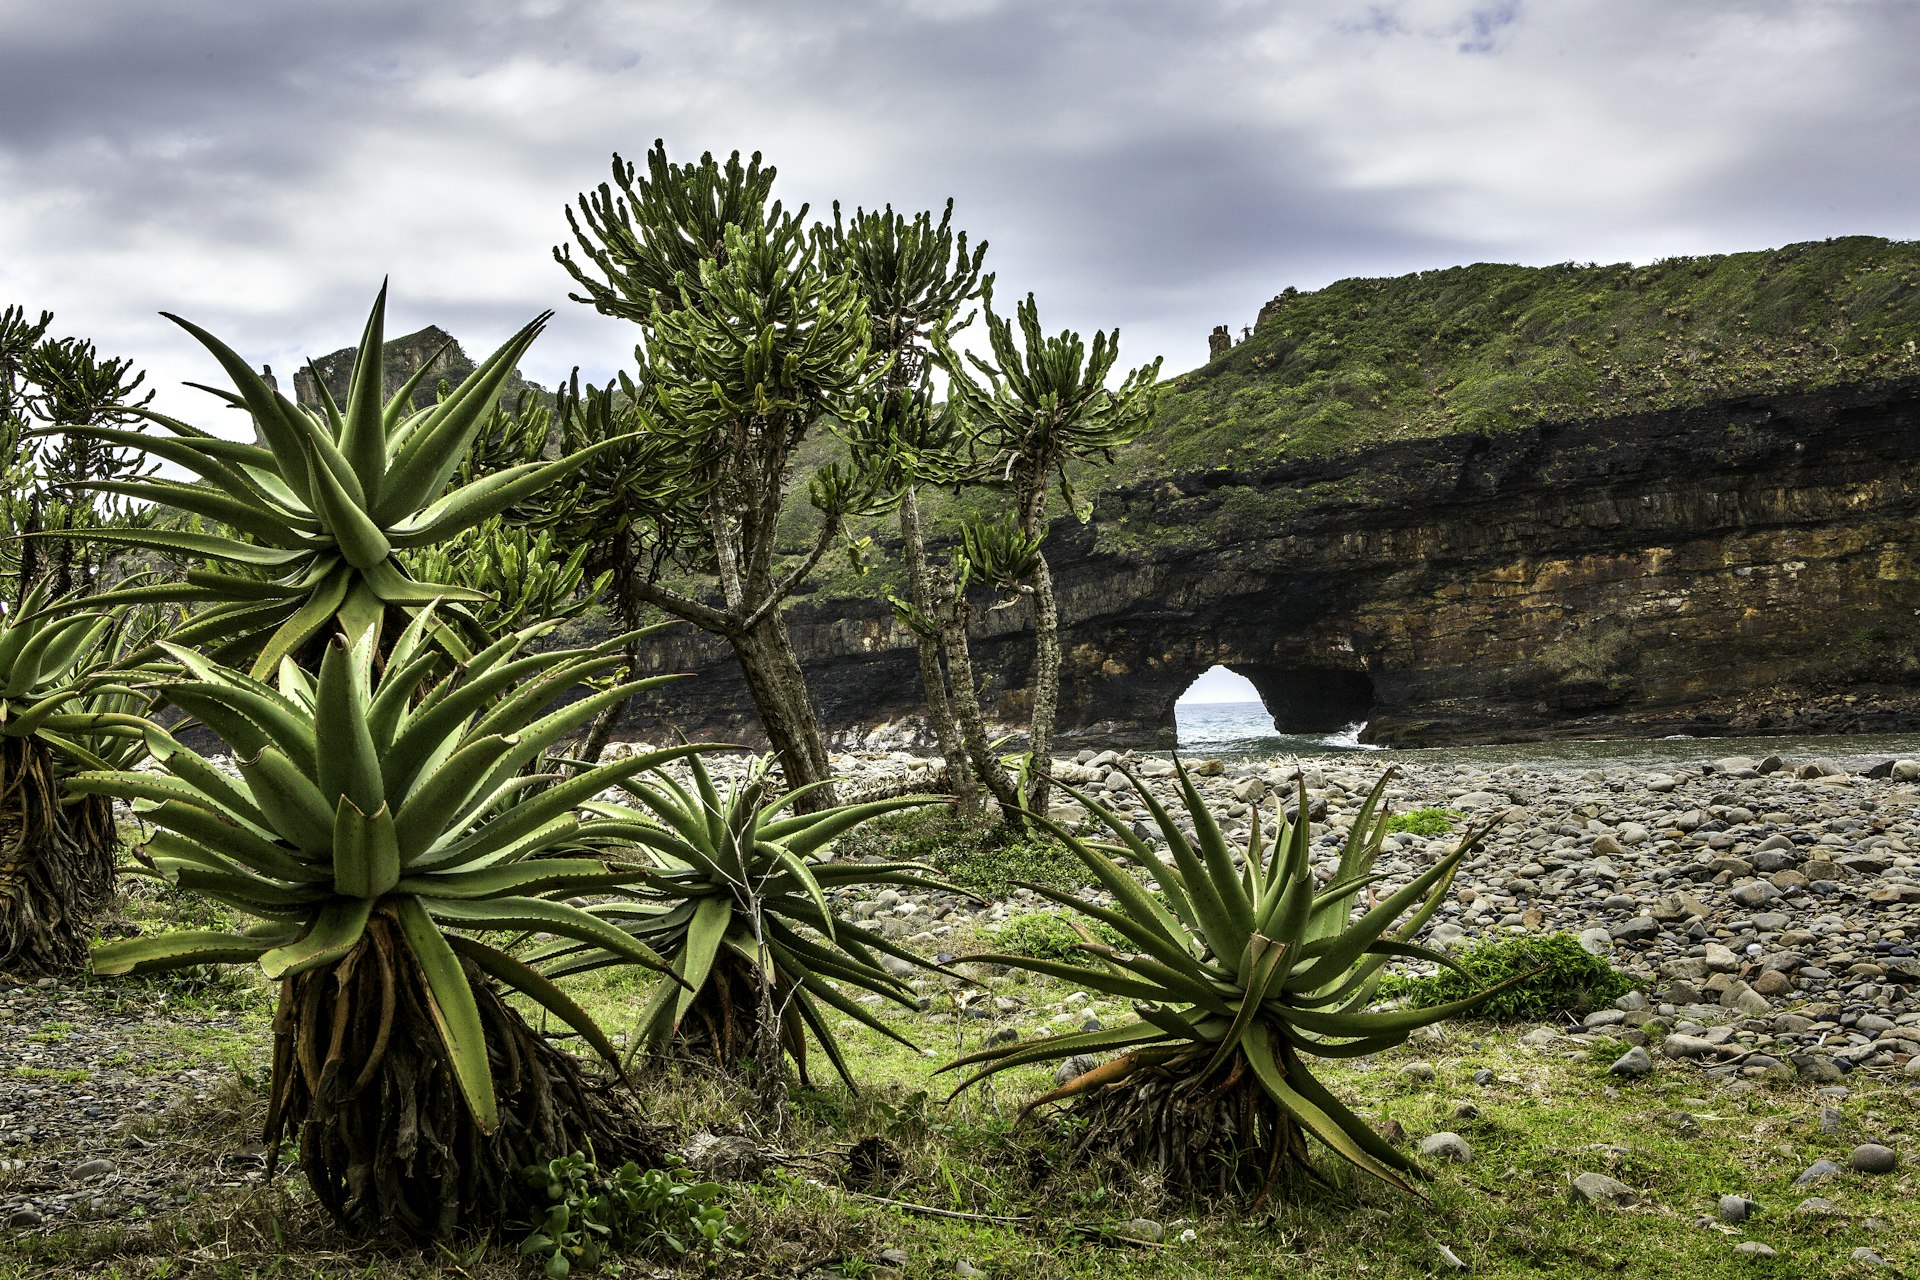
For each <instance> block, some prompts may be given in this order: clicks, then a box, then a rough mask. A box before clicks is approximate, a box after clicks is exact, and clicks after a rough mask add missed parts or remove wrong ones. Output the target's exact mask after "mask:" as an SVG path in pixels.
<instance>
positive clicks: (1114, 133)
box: [0, 0, 1920, 429]
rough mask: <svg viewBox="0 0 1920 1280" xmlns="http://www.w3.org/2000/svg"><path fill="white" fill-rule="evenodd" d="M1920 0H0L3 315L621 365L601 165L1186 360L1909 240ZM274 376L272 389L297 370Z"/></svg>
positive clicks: (177, 379) (109, 346) (175, 338)
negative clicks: (1246, 331)
mask: <svg viewBox="0 0 1920 1280" xmlns="http://www.w3.org/2000/svg"><path fill="white" fill-rule="evenodd" d="M1915 49H1920V4H1916V3H1914V2H1913V0H1551V2H1549V0H1534V2H1532V3H1526V2H1523V0H1505V2H1502V3H1474V2H1473V0H1383V2H1382V3H1376V4H1361V3H1353V4H1349V3H1339V2H1337V0H1333V2H1329V0H1264V2H1262V0H1180V3H1177V4H1175V3H1169V2H1167V0H669V2H657V0H604V2H593V0H582V2H580V3H568V2H565V0H459V2H457V3H456V2H455V0H329V2H328V3H325V4H315V3H312V2H311V0H300V2H299V3H280V2H279V0H75V2H72V3H65V4H58V5H54V4H44V3H34V2H32V0H0V303H6V302H17V303H19V304H21V305H23V306H25V307H27V308H28V309H29V310H31V311H38V310H41V309H49V310H52V311H53V312H55V329H56V331H57V332H61V333H69V334H77V335H80V336H85V337H89V338H92V339H94V340H95V341H97V342H98V343H99V344H100V346H101V348H102V349H103V351H105V352H107V353H109V354H116V355H123V356H128V357H131V358H132V359H134V360H135V361H136V362H137V363H138V364H139V365H141V366H142V367H144V368H146V369H148V370H149V371H150V374H151V378H152V382H153V384H154V385H156V386H157V387H159V388H160V390H161V397H162V398H161V401H160V405H161V407H163V408H166V409H168V410H169V411H171V412H175V413H178V414H180V415H182V416H185V417H187V418H188V419H189V420H192V421H197V422H200V423H201V424H202V425H207V426H213V427H216V428H217V429H229V428H226V427H224V426H223V425H222V424H221V423H220V422H219V421H217V420H216V419H217V418H218V416H219V413H220V411H219V410H218V409H217V408H216V407H215V406H214V402H213V401H212V400H210V399H209V398H207V397H205V396H204V395H201V394H199V393H193V392H186V391H182V390H181V389H180V388H179V384H180V383H181V382H182V381H183V380H188V379H191V380H197V381H217V380H218V371H217V369H216V368H215V367H214V366H213V365H212V363H211V361H210V360H209V359H208V358H207V357H205V356H204V355H203V354H201V353H200V351H199V349H198V348H197V347H196V346H195V345H194V344H193V342H192V341H191V340H190V339H189V338H188V337H187V335H186V334H184V333H183V332H181V331H180V330H178V329H175V328H173V327H172V326H171V325H169V324H168V323H167V322H166V321H164V320H163V319H162V318H161V317H160V316H159V314H158V313H159V312H161V311H163V310H165V311H172V312H177V313H179V314H181V315H183V316H185V317H186V318H188V319H190V320H192V321H194V322H196V323H198V324H200V325H203V326H205V327H206V328H208V329H210V330H211V331H213V332H214V333H216V334H218V335H220V336H221V337H222V338H224V339H225V340H227V341H228V342H230V343H231V344H232V345H233V346H235V347H236V348H237V349H238V350H239V351H240V352H241V353H242V354H244V355H245V356H247V358H248V359H250V360H252V361H254V362H255V363H269V364H271V365H272V366H273V367H274V369H275V370H276V372H278V373H280V374H281V375H282V377H283V378H284V377H285V375H286V374H287V373H289V372H290V371H291V370H292V369H293V368H294V367H295V366H296V365H297V364H298V363H299V362H300V361H302V360H303V359H305V358H307V357H311V356H319V355H324V354H326V353H328V352H330V351H333V350H335V349H337V348H339V347H341V346H345V345H348V344H349V343H351V342H352V341H353V340H354V339H355V337H356V336H357V334H358V330H359V327H360V324H361V323H362V321H363V319H364V317H365V314H366V310H367V307H368V305H369V304H370V302H371V300H372V298H373V295H374V293H375V291H376V289H377V288H378V286H379V283H380V281H381V279H382V278H383V277H386V276H390V277H391V278H392V287H393V302H392V317H391V324H390V332H392V333H403V332H407V331H410V330H412V329H415V328H419V327H422V326H424V325H427V324H438V325H440V326H442V327H443V328H446V329H448V330H449V331H451V332H452V333H454V334H455V335H456V336H457V337H459V338H460V339H461V341H462V342H463V344H464V345H465V347H466V348H467V350H468V352H469V353H470V354H473V355H475V356H479V355H481V354H483V353H485V352H486V351H488V350H490V349H491V348H492V347H493V346H494V345H496V344H498V343H499V342H501V341H503V340H504V339H505V338H506V337H507V336H508V334H510V333H511V332H512V331H513V330H514V329H515V328H517V327H518V326H519V325H520V324H522V323H524V322H525V321H526V320H527V319H529V318H530V317H532V316H533V315H535V314H537V313H538V312H541V311H543V310H547V309H552V310H554V311H556V312H557V315H556V318H555V320H554V322H553V324H552V325H551V327H550V329H549V331H548V332H547V334H546V335H545V336H544V337H543V338H542V339H541V340H540V341H539V343H537V344H536V346H535V347H534V349H533V351H532V352H531V353H530V357H529V359H528V360H527V362H526V363H525V364H524V366H523V369H524V371H525V372H526V374H527V375H528V376H529V377H532V378H533V379H535V380H536V381H539V382H542V383H545V384H547V385H552V384H554V383H555V382H557V381H558V380H560V379H561V378H563V377H564V376H565V374H566V372H567V370H568V369H570V368H571V367H573V366H576V365H578V366H580V367H581V368H582V371H583V374H584V376H586V377H588V378H591V379H594V380H604V379H606V378H609V377H611V376H612V375H613V374H614V373H615V372H616V371H617V370H618V369H619V368H620V367H621V366H622V365H623V364H626V363H628V362H630V360H631V352H632V346H633V341H634V335H633V332H632V328H631V326H630V325H628V324H626V323H625V322H622V321H619V320H615V319H611V318H608V317H603V316H599V315H597V314H596V313H594V312H593V311H592V309H591V308H589V307H587V306H584V305H582V304H580V303H577V302H572V301H569V300H568V297H567V294H568V291H569V286H570V284H571V282H570V281H569V280H568V279H567V277H566V276H565V274H564V273H563V272H562V271H561V269H560V268H559V267H558V266H557V265H556V264H555V263H554V262H553V260H552V257H551V251H552V248H553V246H555V245H557V244H559V243H561V242H563V241H564V240H565V239H566V237H567V227H566V222H565V218H564V209H565V206H567V205H568V204H569V203H570V202H571V201H573V200H574V199H575V198H576V197H577V195H578V193H579V192H581V191H582V190H585V189H588V188H590V187H592V186H594V185H596V184H598V183H599V182H601V181H602V180H604V179H605V178H606V176H607V173H608V169H609V165H610V163H611V158H612V156H613V155H614V153H616V152H618V153H620V154H621V155H624V156H627V157H629V158H634V159H638V158H640V157H642V156H643V155H644V153H645V151H646V149H647V148H648V146H649V145H650V144H651V143H652V142H653V141H654V139H656V138H660V139H664V140H665V142H666V144H667V148H668V153H669V155H670V156H671V157H672V158H674V159H676V160H689V159H693V158H695V157H697V156H698V155H699V153H700V152H702V151H704V150H713V151H716V152H720V153H723V154H724V153H725V152H727V151H731V150H733V149H736V148H738V149H742V150H745V151H752V150H756V149H757V150H760V151H763V152H764V153H765V154H766V157H767V159H768V160H769V161H770V162H772V163H774V164H776V165H777V166H778V167H779V170H780V177H779V180H778V182H777V184H776V187H775V192H776V194H777V195H779V196H781V197H782V198H784V199H785V200H786V201H787V202H788V204H789V205H796V204H800V203H810V204H811V206H812V207H813V208H814V210H816V211H818V212H824V211H826V210H827V208H828V207H829V205H830V203H831V202H832V201H833V200H834V199H835V198H838V199H839V200H841V201H842V202H843V203H845V204H846V205H848V206H853V205H866V206H874V205H880V204H888V203H891V204H892V205H894V206H895V207H896V208H899V209H903V210H919V209H926V208H938V207H939V206H940V205H941V204H942V203H943V202H944V201H945V200H947V199H948V198H952V199H953V200H954V202H955V219H956V223H957V225H958V226H960V227H962V228H965V229H967V230H968V231H970V232H971V233H972V235H973V238H974V239H975V240H978V239H980V238H985V239H986V240H987V241H988V242H989V244H990V248H989V250H988V253H987V264H988V266H989V267H990V268H991V269H992V270H993V271H995V272H996V274H997V278H998V296H999V297H1000V299H1001V300H1002V306H1003V308H1010V306H1011V302H1012V300H1013V299H1014V298H1015V297H1017V296H1019V295H1023V294H1025V293H1027V292H1029V291H1032V292H1034V293H1035V294H1036V295H1037V297H1038V299H1039V303H1040V313H1041V318H1042V322H1043V324H1044V325H1045V326H1046V327H1047V328H1048V329H1049V330H1050V331H1052V330H1057V329H1060V328H1065V327H1072V328H1075V329H1078V330H1080V331H1082V332H1083V333H1090V332H1091V331H1092V330H1093V329H1096V328H1112V327H1115V326H1117V327H1118V328H1119V329H1120V330H1121V332H1122V342H1121V357H1122V363H1121V367H1122V369H1124V368H1125V367H1127V366H1129V365H1132V364H1136V363H1145V362H1146V361H1148V360H1150V359H1152V358H1153V357H1155V356H1164V357H1165V359H1166V366H1165V367H1166V372H1168V373H1169V374H1171V373H1177V372H1179V371H1181V370H1184V369H1189V368H1192V367H1194V366H1196V365H1199V364H1200V363H1202V362H1203V361H1204V359H1205V357H1206V335H1207V333H1208V331H1209V330H1210V329H1211V328H1212V327H1213V326H1214V325H1216V324H1228V325H1231V326H1232V327H1233V328H1234V330H1235V331H1236V332H1238V330H1239V328H1240V327H1241V326H1243V325H1247V324H1251V323H1252V321H1253V319H1254V316H1255V314H1256V313H1257V311H1258V310H1259V308H1260V306H1261V304H1262V303H1263V302H1265V301H1266V300H1267V299H1269V298H1271V297H1272V296H1273V295H1275V294H1277V293H1278V292H1279V291H1280V290H1281V289H1282V288H1284V287H1286V286H1289V285H1291V286H1294V287H1296V288H1301V289H1311V288H1316V287H1319V286H1321V285H1324V284H1326V283H1329V282H1331V281H1333V280H1336V279H1340V278H1342V277H1346V276H1354V275H1362V276H1372V275H1394V274H1400V273H1404V272H1408V271H1414V270H1420V269H1424V268H1433V267H1444V266H1450V265H1455V264H1460V263H1468V262H1477V261H1499V262H1522V263H1532V264H1545V263H1552V262H1563V261H1580V262H1587V261H1597V262H1611V261H1623V260H1631V261H1648V260H1651V259H1655V258H1660V257H1666V256H1670V255H1676V254H1704V253H1716V252H1728V251H1736V250H1742V249H1756V248H1764V247H1770V246H1775V245H1779V244H1784V243H1789V242H1792V241H1797V240H1806V239H1819V238H1824V237H1828V236H1835V235H1844V234H1874V235H1884V236H1890V237H1895V238H1901V239H1908V238H1914V237H1916V236H1920V165H1915V164H1914V163H1913V156H1912V140H1913V138H1915V137H1916V136H1920V64H1917V63H1916V61H1915V59H1914V57H1913V51H1914V50H1915ZM283 385H284V382H283Z"/></svg>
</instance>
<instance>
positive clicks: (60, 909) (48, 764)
mask: <svg viewBox="0 0 1920 1280" xmlns="http://www.w3.org/2000/svg"><path fill="white" fill-rule="evenodd" d="M50 603H51V602H50V601H49V600H48V591H47V588H46V586H45V585H44V584H42V585H40V586H37V587H35V588H34V589H32V590H31V591H29V592H28V593H27V596H26V598H25V599H24V600H23V601H21V603H20V605H19V607H18V608H16V609H15V610H14V611H13V612H12V613H11V614H9V615H8V616H6V617H5V618H4V619H0V973H12V974H16V975H19V976H39V975H46V974H52V973H58V972H60V971H62V970H66V969H71V968H75V967H77V966H78V965H80V964H81V962H82V961H84V960H85V958H86V946H87V935H88V933H89V932H90V930H91V926H92V922H93V917H94V915H95V913H96V910H97V909H98V907H99V906H100V905H101V903H102V902H103V901H104V899H105V898H106V897H107V895H108V894H109V893H110V892H111V891H112V887H113V871H114V859H115V856H116V854H117V853H118V851H119V839H118V833H117V831H116V829H115V826H114V820H113V806H112V804H111V803H110V802H109V801H106V800H102V799H99V798H98V797H94V796H88V795H74V794H70V793H69V791H68V789H67V780H68V776H69V775H70V774H71V773H72V772H73V771H74V770H75V769H76V768H89V767H104V766H105V765H106V764H107V763H108V762H109V759H111V760H112V761H113V762H115V763H120V764H124V765H127V766H128V767H131V766H132V765H133V764H135V763H137V762H138V753H139V749H140V737H139V734H138V732H137V731H136V728H135V726H137V725H138V724H139V723H140V722H139V721H137V720H136V719H135V718H134V717H133V716H132V715H131V714H130V713H131V712H133V711H135V710H138V709H141V708H142V707H144V702H143V701H142V700H141V699H139V698H137V697H136V696H135V695H133V694H132V693H131V692H130V691H129V690H126V689H124V688H122V687H118V686H114V685H111V684H109V683H105V682H104V671H105V668H106V667H107V666H108V665H109V664H110V663H111V661H112V660H113V658H114V657H115V656H116V655H117V653H118V651H119V649H120V648H121V647H122V644H121V642H122V641H123V640H124V638H125V636H126V634H127V630H126V624H125V622H124V620H123V619H122V618H120V617H118V616H116V615H113V614H110V613H107V612H86V613H71V612H51V611H49V605H50Z"/></svg>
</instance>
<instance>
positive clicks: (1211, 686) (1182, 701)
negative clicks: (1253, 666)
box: [1175, 667, 1260, 707]
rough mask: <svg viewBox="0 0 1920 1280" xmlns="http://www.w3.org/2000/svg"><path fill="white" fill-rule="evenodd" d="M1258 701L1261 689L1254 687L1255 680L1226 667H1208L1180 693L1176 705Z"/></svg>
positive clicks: (1188, 705) (1187, 705)
mask: <svg viewBox="0 0 1920 1280" xmlns="http://www.w3.org/2000/svg"><path fill="white" fill-rule="evenodd" d="M1258 701H1260V691H1259V690H1258V689H1255V688H1254V687H1253V681H1251V680H1249V679H1247V678H1246V677H1245V676H1243V675H1240V674H1239V673H1238V672H1233V671H1229V670H1227V669H1226V668H1225V667H1208V668H1207V669H1206V670H1205V671H1202V672H1201V673H1200V674H1199V675H1198V676H1196V677H1194V681H1193V683H1192V684H1190V685H1188V686H1187V691H1186V692H1185V693H1183V694H1181V695H1180V698H1179V700H1178V702H1177V703H1176V704H1175V705H1176V706H1182V707H1190V706H1197V705H1199V704H1201V703H1221V702H1258Z"/></svg>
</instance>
